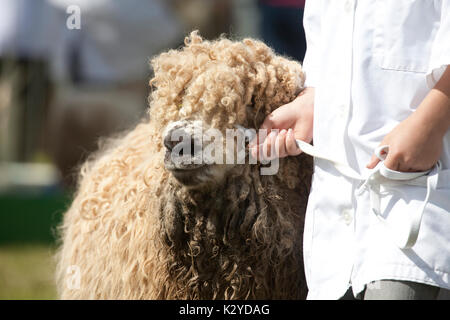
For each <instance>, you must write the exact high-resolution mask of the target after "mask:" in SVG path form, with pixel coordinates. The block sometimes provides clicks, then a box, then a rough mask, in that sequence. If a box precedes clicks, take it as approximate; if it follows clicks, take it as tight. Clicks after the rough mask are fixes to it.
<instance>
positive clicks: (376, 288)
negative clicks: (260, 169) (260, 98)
mask: <svg viewBox="0 0 450 320" xmlns="http://www.w3.org/2000/svg"><path fill="white" fill-rule="evenodd" d="M304 27H305V31H306V38H307V52H306V57H305V61H304V71H305V73H306V83H305V86H306V89H305V90H304V91H303V92H302V93H301V94H300V95H299V97H297V99H295V100H294V101H293V102H291V103H289V104H287V105H284V106H281V107H280V108H278V109H277V110H275V111H274V112H273V113H272V114H270V115H269V116H268V117H267V118H266V120H265V121H264V124H263V125H262V127H261V128H262V129H267V130H271V129H279V130H281V131H280V132H279V133H278V134H276V133H271V134H270V135H269V136H268V137H267V138H266V139H265V140H264V142H263V143H264V144H265V146H264V147H265V148H268V149H270V146H272V145H275V148H276V150H277V151H278V156H280V157H284V156H288V155H297V154H299V153H300V152H301V151H300V149H298V148H297V146H296V143H295V139H300V140H304V141H306V142H311V140H312V138H313V136H314V148H315V149H316V150H317V151H318V152H320V153H321V154H326V155H327V158H329V159H335V160H336V162H339V163H344V164H346V165H348V166H349V167H350V168H351V169H353V170H354V171H355V172H357V173H358V174H360V175H361V177H367V180H366V181H363V180H360V179H357V178H356V179H355V178H354V177H350V176H346V175H345V174H342V172H340V171H339V170H337V168H336V166H335V164H334V162H332V161H328V160H324V159H321V158H315V164H314V170H315V172H314V176H313V182H312V188H311V194H310V197H309V202H308V209H307V213H306V222H305V232H304V260H305V273H306V277H307V282H308V287H309V294H308V298H309V299H339V298H341V297H343V296H344V297H347V296H351V294H352V293H353V296H355V297H364V299H435V298H436V297H437V295H438V293H439V290H440V288H443V289H444V290H445V289H447V290H448V289H450V170H449V168H450V130H449V128H450V67H447V66H448V64H450V41H449V40H450V1H446V0H436V1H423V0H411V1H406V0H400V1H390V0H379V1H356V0H346V1H343V0H342V1H335V0H333V1H332V0H314V1H312V0H309V1H307V2H306V7H305V15H304ZM378 146H382V147H383V149H382V152H381V153H378V154H377V155H375V154H374V150H375V149H376V148H377V147H378ZM266 150H267V149H266ZM257 152H258V150H257V147H253V148H252V153H253V155H254V156H255V155H256V154H257ZM383 172H384V173H383ZM413 172H420V173H419V174H418V175H416V176H417V177H418V178H417V179H416V178H414V179H412V178H410V176H409V175H408V174H410V173H412V174H413V175H415V173H413ZM377 174H378V175H377ZM374 177H376V179H375V178H374ZM392 177H393V178H392ZM364 179H365V178H364ZM398 179H400V180H398ZM419 182H420V183H419ZM421 183H422V184H421ZM405 230H407V232H406V233H405V232H404V231H405ZM404 235H406V236H407V239H408V240H407V241H404V238H402V237H404ZM396 237H398V238H399V239H401V240H400V241H398V239H396ZM350 290H351V291H350Z"/></svg>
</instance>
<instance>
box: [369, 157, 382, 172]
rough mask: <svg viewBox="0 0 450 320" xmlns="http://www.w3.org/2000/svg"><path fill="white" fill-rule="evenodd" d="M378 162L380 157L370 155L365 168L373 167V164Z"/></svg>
mask: <svg viewBox="0 0 450 320" xmlns="http://www.w3.org/2000/svg"><path fill="white" fill-rule="evenodd" d="M378 162H380V159H378V157H377V156H376V155H372V158H370V161H369V163H368V164H367V165H366V168H367V169H373V168H375V166H376V165H377V164H378Z"/></svg>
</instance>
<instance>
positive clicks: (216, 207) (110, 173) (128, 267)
mask: <svg viewBox="0 0 450 320" xmlns="http://www.w3.org/2000/svg"><path fill="white" fill-rule="evenodd" d="M151 64H152V67H153V70H154V77H153V79H152V80H151V81H150V85H151V86H152V88H153V91H152V93H151V95H150V97H149V104H150V109H149V117H148V118H147V119H144V121H142V123H140V124H139V125H137V126H136V127H135V128H134V129H133V130H132V131H130V132H128V133H126V134H123V135H121V136H119V137H115V138H110V139H108V140H107V141H104V143H103V145H102V146H100V150H99V151H98V152H96V153H95V154H93V155H91V157H90V158H89V159H88V160H87V161H86V162H85V163H84V164H83V166H82V168H81V170H80V172H79V180H78V189H77V192H76V194H75V197H74V200H73V202H72V204H71V206H70V208H69V209H68V211H67V212H66V213H65V215H64V221H63V223H62V225H61V226H60V230H59V232H60V236H61V245H60V249H59V252H58V255H57V261H58V266H57V283H58V289H59V293H60V297H61V298H62V299H301V298H304V297H305V295H306V282H305V278H304V270H303V260H302V233H303V232H302V230H303V222H304V216H303V215H304V212H305V208H306V203H307V197H308V194H309V187H310V179H311V173H312V162H311V160H310V158H307V157H306V156H304V155H300V156H297V157H288V158H284V159H280V168H279V170H278V173H277V174H275V175H267V176H264V175H261V174H260V166H261V164H240V165H235V166H234V167H233V168H232V169H231V170H229V171H227V175H226V177H225V179H224V180H222V181H217V183H210V184H207V185H205V186H202V187H199V188H186V187H185V186H184V185H183V184H181V183H179V182H178V181H177V180H176V179H175V178H174V177H173V176H172V174H171V173H170V172H169V171H168V170H166V169H165V167H164V162H163V159H164V152H165V149H164V145H163V137H162V132H163V130H164V128H165V126H166V125H167V124H169V123H171V122H172V121H177V120H180V119H187V118H189V119H192V118H193V119H197V120H202V121H203V122H204V123H206V124H208V126H210V127H212V128H217V129H219V130H225V129H226V128H232V127H233V125H234V124H240V125H242V126H244V127H248V128H258V127H259V126H260V125H261V123H262V121H263V120H264V118H265V116H267V115H268V114H269V113H270V112H272V111H273V110H274V109H276V108H277V107H279V106H280V105H283V104H285V103H288V102H290V101H292V100H293V99H294V98H295V97H296V95H297V94H298V93H299V91H300V90H301V89H302V85H303V81H304V76H303V74H302V71H301V66H300V64H299V63H297V62H295V61H291V60H289V59H287V58H285V57H281V56H278V55H275V54H274V53H273V51H272V50H271V49H270V48H269V47H267V46H266V45H265V44H263V43H262V42H259V41H256V40H253V39H244V40H243V41H231V40H228V39H226V38H220V39H218V40H216V41H205V40H203V39H202V38H201V37H200V36H199V35H198V34H197V33H196V32H193V33H191V35H190V36H189V37H188V38H186V41H185V46H184V47H183V48H180V49H178V50H170V51H168V52H165V53H162V54H160V55H159V56H157V57H155V58H154V59H153V60H152V61H151ZM73 267H76V270H78V271H79V272H78V273H77V274H74V273H72V272H68V270H74V269H73ZM74 276H79V278H78V279H77V280H78V282H76V281H75V282H74V281H73V277H74ZM73 283H75V284H76V285H75V286H74V285H73ZM70 284H72V285H70Z"/></svg>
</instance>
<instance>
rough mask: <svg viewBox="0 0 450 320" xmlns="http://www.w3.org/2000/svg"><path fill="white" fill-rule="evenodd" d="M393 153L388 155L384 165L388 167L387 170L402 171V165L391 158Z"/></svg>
mask: <svg viewBox="0 0 450 320" xmlns="http://www.w3.org/2000/svg"><path fill="white" fill-rule="evenodd" d="M390 154H391V153H388V155H387V157H386V160H384V165H385V166H386V168H388V169H391V170H394V171H401V170H400V163H399V161H398V160H397V159H396V158H395V157H393V156H390Z"/></svg>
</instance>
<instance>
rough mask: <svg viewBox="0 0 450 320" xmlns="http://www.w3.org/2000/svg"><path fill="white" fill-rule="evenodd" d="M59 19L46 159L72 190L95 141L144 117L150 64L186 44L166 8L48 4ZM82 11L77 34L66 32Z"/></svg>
mask: <svg viewBox="0 0 450 320" xmlns="http://www.w3.org/2000/svg"><path fill="white" fill-rule="evenodd" d="M49 2H50V3H51V4H52V5H53V6H54V7H55V8H57V9H58V12H59V29H60V33H59V37H58V40H57V42H58V43H59V45H58V46H57V47H56V48H55V52H54V53H53V59H52V74H53V76H54V78H55V80H56V83H57V86H56V92H55V99H54V101H53V103H52V110H51V115H50V127H49V131H50V134H49V137H51V139H50V140H49V152H50V154H51V155H52V158H53V159H54V161H55V162H56V164H57V166H58V168H59V169H60V170H61V172H62V173H63V177H64V182H65V185H66V186H73V184H74V182H75V179H74V176H75V172H76V166H77V164H79V163H80V162H82V161H83V160H84V158H85V157H86V156H87V154H88V153H90V152H91V151H93V150H95V149H96V148H97V141H98V138H99V137H101V136H107V135H110V134H111V133H113V132H117V131H121V130H124V129H127V128H129V127H131V126H132V125H133V124H135V123H136V122H138V121H139V119H140V118H141V117H142V116H143V115H144V114H145V109H146V106H147V95H148V80H149V77H150V69H149V64H148V62H149V59H150V58H151V57H152V56H153V55H155V54H156V53H158V52H160V51H161V50H164V49H167V48H169V47H174V46H177V45H178V44H179V43H181V41H182V39H183V30H182V25H181V23H180V22H179V21H178V19H177V17H176V16H175V15H174V13H173V11H172V10H171V8H170V7H168V5H167V3H166V1H162V0H145V1H142V0H127V1H121V0H96V1H92V0H49ZM71 6H72V7H73V6H77V7H78V8H79V12H80V22H81V23H80V28H79V29H76V28H75V29H69V28H67V27H66V21H67V19H68V18H69V16H70V14H68V13H67V8H69V7H71Z"/></svg>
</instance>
